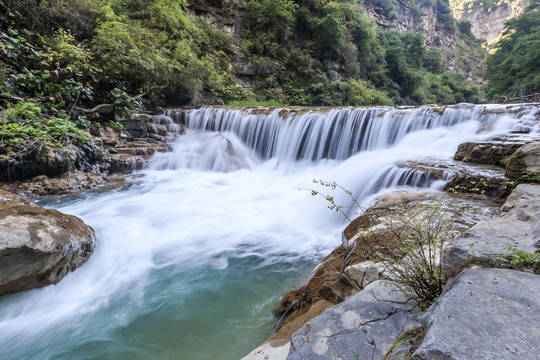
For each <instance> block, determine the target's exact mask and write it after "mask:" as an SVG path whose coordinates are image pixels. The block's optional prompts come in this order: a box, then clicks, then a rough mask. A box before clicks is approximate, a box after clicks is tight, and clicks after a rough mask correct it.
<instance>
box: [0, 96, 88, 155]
mask: <svg viewBox="0 0 540 360" xmlns="http://www.w3.org/2000/svg"><path fill="white" fill-rule="evenodd" d="M87 141H89V137H88V136H87V135H86V134H84V133H83V132H82V131H81V130H79V129H77V127H76V126H75V124H74V123H73V122H71V121H70V120H69V116H68V115H67V114H66V113H65V112H60V113H59V114H58V116H46V115H44V114H43V109H42V107H41V106H40V104H38V103H36V102H23V101H21V102H18V103H15V104H13V105H9V106H8V108H7V109H6V110H5V112H4V113H3V114H2V117H1V118H0V149H2V150H3V151H2V152H3V153H4V154H5V155H4V156H5V157H8V158H9V157H16V156H17V155H23V154H24V153H26V152H30V151H32V149H35V148H37V147H39V146H45V147H52V148H61V147H62V146H64V145H65V144H68V143H72V142H73V143H76V144H82V143H85V142H87Z"/></svg>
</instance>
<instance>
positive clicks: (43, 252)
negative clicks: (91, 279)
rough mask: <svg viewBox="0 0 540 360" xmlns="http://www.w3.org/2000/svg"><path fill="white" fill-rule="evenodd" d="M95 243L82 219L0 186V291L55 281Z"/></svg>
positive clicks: (20, 289) (16, 289)
mask: <svg viewBox="0 0 540 360" xmlns="http://www.w3.org/2000/svg"><path fill="white" fill-rule="evenodd" d="M94 246H95V238H94V230H93V229H92V228H91V227H89V226H88V225H86V224H85V223H84V222H83V221H82V220H81V219H79V218H77V217H75V216H72V215H66V214H62V213H61V212H59V211H56V210H50V209H44V208H42V207H40V206H38V205H36V204H34V203H33V202H31V201H30V200H27V199H25V198H24V197H22V196H19V195H15V194H12V193H10V192H8V191H5V190H1V189H0V294H5V293H11V292H17V291H22V290H28V289H32V288H37V287H42V286H45V285H49V284H55V283H57V282H58V281H60V280H61V279H62V278H63V277H64V276H66V275H67V274H68V273H69V272H70V271H73V270H75V269H76V268H78V267H79V266H80V265H82V264H83V263H84V262H85V261H86V260H87V259H88V257H89V256H90V255H91V254H92V252H93V250H94Z"/></svg>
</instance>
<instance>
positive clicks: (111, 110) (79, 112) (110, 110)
mask: <svg viewBox="0 0 540 360" xmlns="http://www.w3.org/2000/svg"><path fill="white" fill-rule="evenodd" d="M115 111H116V106H115V105H114V104H100V105H97V106H96V107H94V108H92V109H83V108H80V107H77V106H75V107H74V112H73V115H75V116H88V117H89V118H92V119H99V121H106V120H112V119H113V118H114V114H115Z"/></svg>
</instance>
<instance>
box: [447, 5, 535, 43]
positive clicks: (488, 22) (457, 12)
mask: <svg viewBox="0 0 540 360" xmlns="http://www.w3.org/2000/svg"><path fill="white" fill-rule="evenodd" d="M450 5H451V8H452V12H453V14H454V17H455V18H456V19H458V20H461V21H463V20H465V21H468V22H470V23H471V31H472V33H473V34H474V36H476V37H477V38H479V39H484V40H486V42H487V45H488V48H489V49H493V48H494V47H495V45H496V43H497V41H499V39H500V38H501V36H502V34H503V32H504V26H505V24H506V22H507V21H508V20H511V19H513V18H515V17H518V16H519V15H521V14H522V13H523V11H524V10H525V8H526V7H527V5H529V0H511V1H505V2H500V3H497V4H495V5H492V6H488V5H484V4H483V3H481V2H477V1H474V2H469V3H466V4H463V3H462V2H459V1H457V0H451V1H450Z"/></svg>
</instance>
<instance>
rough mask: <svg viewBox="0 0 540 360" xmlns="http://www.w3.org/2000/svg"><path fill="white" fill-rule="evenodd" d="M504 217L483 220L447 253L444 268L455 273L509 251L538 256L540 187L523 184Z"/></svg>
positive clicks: (503, 211) (502, 209)
mask: <svg viewBox="0 0 540 360" xmlns="http://www.w3.org/2000/svg"><path fill="white" fill-rule="evenodd" d="M501 212H502V215H501V216H499V217H496V218H493V219H488V220H483V221H480V222H478V223H477V224H476V225H474V226H473V227H472V228H471V229H470V230H468V231H466V232H464V233H463V234H462V236H461V237H459V238H458V239H456V240H454V241H453V242H452V243H451V244H450V245H449V246H448V247H447V248H446V249H444V251H443V264H444V266H445V268H446V269H447V271H448V272H449V273H455V272H456V271H458V270H459V269H460V268H462V267H463V266H464V265H466V264H467V263H468V262H470V261H471V260H474V259H476V260H488V261H491V260H493V257H497V258H499V257H501V256H503V257H504V256H505V255H507V253H508V250H505V249H507V248H508V247H512V248H516V249H519V250H523V251H527V252H535V251H536V246H535V243H536V242H537V241H538V240H539V239H540V221H539V220H538V219H540V185H533V184H520V185H518V186H517V187H516V189H515V190H514V191H513V192H512V194H511V195H510V196H509V197H508V199H507V200H506V202H505V203H504V205H503V206H502V207H501Z"/></svg>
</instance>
